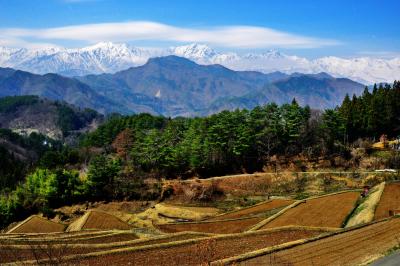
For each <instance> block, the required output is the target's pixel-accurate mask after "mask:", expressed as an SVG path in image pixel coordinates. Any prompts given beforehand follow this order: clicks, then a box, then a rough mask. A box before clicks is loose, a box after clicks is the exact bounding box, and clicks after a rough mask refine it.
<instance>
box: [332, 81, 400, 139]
mask: <svg viewBox="0 0 400 266" xmlns="http://www.w3.org/2000/svg"><path fill="white" fill-rule="evenodd" d="M339 112H340V115H341V116H342V117H343V119H344V120H345V126H346V131H347V132H346V134H347V136H348V137H349V139H350V141H352V140H356V139H357V138H378V137H379V136H380V135H381V134H387V135H388V136H390V137H396V136H398V135H399V134H400V82H399V81H395V82H394V83H393V85H392V86H391V85H389V84H386V85H382V84H381V85H379V87H378V86H377V85H374V87H373V89H372V92H370V91H369V90H368V88H365V90H364V93H363V94H362V95H360V96H359V97H357V96H355V95H354V96H353V97H352V98H351V99H350V97H349V96H348V95H347V96H346V98H345V99H344V101H343V103H342V105H341V106H340V108H339Z"/></svg>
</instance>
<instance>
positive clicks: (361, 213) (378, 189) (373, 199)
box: [345, 182, 385, 227]
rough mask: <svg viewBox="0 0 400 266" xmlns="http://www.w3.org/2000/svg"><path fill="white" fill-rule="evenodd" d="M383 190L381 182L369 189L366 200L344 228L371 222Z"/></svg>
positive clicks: (383, 185)
mask: <svg viewBox="0 0 400 266" xmlns="http://www.w3.org/2000/svg"><path fill="white" fill-rule="evenodd" d="M384 189H385V182H382V183H381V184H379V185H377V186H375V187H374V188H373V189H371V191H370V193H369V195H368V196H367V198H366V199H365V200H364V202H362V203H361V204H360V205H359V206H358V207H357V209H356V210H355V212H354V215H353V216H352V217H351V218H350V219H349V220H348V221H347V224H346V226H345V227H351V226H355V225H359V224H364V223H369V222H372V220H373V219H374V215H375V209H376V206H377V205H378V203H379V201H380V198H381V195H382V192H383V190H384Z"/></svg>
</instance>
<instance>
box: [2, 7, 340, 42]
mask: <svg viewBox="0 0 400 266" xmlns="http://www.w3.org/2000/svg"><path fill="white" fill-rule="evenodd" d="M69 1H71V0H69ZM72 1H80V0H72ZM0 35H3V36H6V38H7V37H8V38H10V39H13V38H14V39H16V38H17V39H22V40H23V39H26V38H31V39H32V38H34V39H36V40H38V41H43V40H74V41H84V42H88V43H95V42H99V41H114V42H123V41H155V42H157V41H164V42H165V41H169V42H177V43H187V42H201V43H207V44H211V45H214V46H219V47H232V48H316V47H323V46H330V45H338V44H340V42H339V41H336V40H330V39H321V38H314V37H308V36H302V35H297V34H291V33H287V32H283V31H278V30H274V29H271V28H266V27H255V26H222V27H209V28H185V27H176V26H171V25H167V24H162V23H157V22H151V21H130V22H119V23H98V24H83V25H75V26H67V27H57V28H43V29H27V28H3V29H1V28H0Z"/></svg>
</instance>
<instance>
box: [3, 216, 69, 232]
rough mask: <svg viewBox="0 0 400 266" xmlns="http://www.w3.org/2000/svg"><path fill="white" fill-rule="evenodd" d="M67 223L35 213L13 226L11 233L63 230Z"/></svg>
mask: <svg viewBox="0 0 400 266" xmlns="http://www.w3.org/2000/svg"><path fill="white" fill-rule="evenodd" d="M64 230H65V225H63V224H59V223H55V222H52V221H49V220H47V219H45V218H42V217H39V216H36V215H33V216H31V217H29V218H27V219H26V220H24V221H22V222H21V223H20V224H18V225H17V226H15V227H14V228H12V229H11V230H10V231H9V233H53V232H63V231H64Z"/></svg>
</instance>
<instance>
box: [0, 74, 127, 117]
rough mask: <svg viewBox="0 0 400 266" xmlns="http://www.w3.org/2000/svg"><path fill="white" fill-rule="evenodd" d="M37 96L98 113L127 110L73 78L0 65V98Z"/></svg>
mask: <svg viewBox="0 0 400 266" xmlns="http://www.w3.org/2000/svg"><path fill="white" fill-rule="evenodd" d="M14 95H15V96H18V95H38V96H42V97H45V98H49V99H53V100H64V101H66V102H68V103H71V104H74V105H76V106H78V107H85V108H92V109H95V110H98V111H99V112H102V113H105V112H122V113H124V112H127V110H126V109H124V108H123V107H121V106H120V105H119V104H117V103H115V102H113V101H112V100H111V99H107V98H105V97H103V96H101V95H99V94H98V93H97V92H95V91H94V90H93V89H92V88H90V87H89V86H88V85H86V84H84V83H82V82H79V81H78V80H76V79H72V78H67V77H63V76H60V75H57V74H45V75H36V74H32V73H29V72H24V71H20V70H14V69H10V68H0V97H4V96H14Z"/></svg>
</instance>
